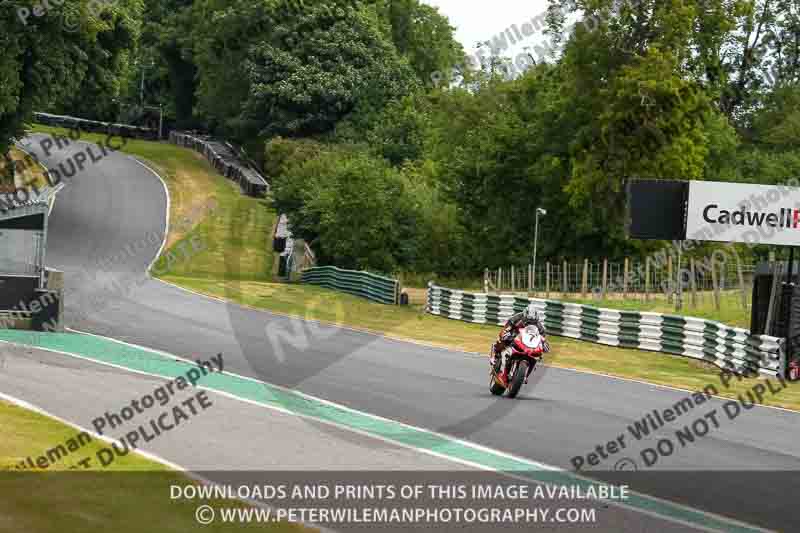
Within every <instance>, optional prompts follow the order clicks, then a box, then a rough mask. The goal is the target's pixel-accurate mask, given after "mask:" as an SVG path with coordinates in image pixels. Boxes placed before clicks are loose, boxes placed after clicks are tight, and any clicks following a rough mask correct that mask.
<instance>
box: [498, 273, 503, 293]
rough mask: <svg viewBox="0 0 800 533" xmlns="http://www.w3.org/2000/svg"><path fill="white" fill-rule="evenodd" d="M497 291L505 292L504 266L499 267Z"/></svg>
mask: <svg viewBox="0 0 800 533" xmlns="http://www.w3.org/2000/svg"><path fill="white" fill-rule="evenodd" d="M497 292H503V267H500V268H498V269H497Z"/></svg>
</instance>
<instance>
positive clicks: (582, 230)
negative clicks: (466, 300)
mask: <svg viewBox="0 0 800 533" xmlns="http://www.w3.org/2000/svg"><path fill="white" fill-rule="evenodd" d="M32 3H33V2H32V1H28V2H23V1H20V0H14V1H13V2H11V3H10V5H11V6H19V5H30V4H32ZM4 5H9V3H6V4H4ZM108 6H110V7H108V8H107V9H105V10H104V11H102V12H101V13H100V14H93V13H87V12H86V3H85V2H83V0H81V1H77V0H76V1H73V2H66V3H65V4H64V7H63V8H62V7H59V8H58V9H54V10H52V11H51V12H48V13H46V14H45V16H43V17H31V18H30V22H29V25H25V24H23V23H22V22H21V21H20V20H19V17H17V16H16V13H15V12H14V11H13V10H11V11H4V12H3V13H2V15H0V16H2V17H3V19H2V22H3V23H4V28H5V27H8V28H10V30H9V31H8V32H4V34H3V35H2V36H0V43H2V44H3V49H4V52H3V57H2V62H0V80H2V83H0V152H5V151H6V148H7V147H8V143H9V139H10V138H11V137H12V136H13V135H15V134H18V133H19V131H20V127H21V124H22V123H23V121H24V120H25V119H26V118H27V117H29V114H30V112H31V111H32V110H33V109H34V108H42V109H49V110H57V111H63V112H71V113H75V114H80V115H82V116H85V117H87V118H113V117H112V115H114V116H116V117H119V118H120V119H124V118H130V117H133V119H135V118H136V117H137V116H141V105H142V104H144V105H145V106H148V105H149V106H153V105H158V106H164V109H165V110H166V113H167V116H168V119H169V121H170V122H171V123H173V124H174V125H176V126H177V127H182V128H185V127H200V128H205V129H207V130H209V131H212V132H214V133H216V134H218V135H222V136H225V137H228V138H230V139H232V140H235V141H237V142H239V143H241V144H243V145H245V146H246V147H247V148H248V151H249V152H250V153H251V154H257V155H256V156H255V157H256V158H257V159H258V160H259V161H260V162H263V164H264V170H265V173H266V174H267V176H268V177H269V178H270V179H271V180H272V181H273V198H272V202H273V204H274V206H275V207H276V208H277V209H278V210H280V211H281V212H284V213H287V214H288V215H289V216H290V220H291V223H292V227H293V230H294V231H295V233H296V234H297V235H298V236H300V237H302V238H304V239H305V240H306V241H307V242H309V243H310V244H311V246H312V247H313V248H314V249H315V250H316V252H317V253H318V256H319V258H320V259H321V260H322V261H323V262H325V263H332V264H336V265H338V266H341V267H347V268H371V269H374V270H380V271H385V272H390V271H399V270H406V271H416V272H437V273H443V274H457V273H463V272H474V271H477V270H482V269H483V268H484V267H496V266H499V265H506V264H509V263H511V262H517V263H520V262H527V260H528V259H529V258H530V256H531V253H532V248H533V225H534V221H535V218H534V217H535V212H536V209H535V208H536V207H544V208H546V209H547V210H548V215H547V216H546V217H545V218H544V219H543V220H542V228H541V239H540V244H539V246H540V253H541V256H543V257H549V258H552V259H557V258H559V259H560V258H570V259H577V258H580V257H590V258H594V257H611V258H619V257H622V256H623V255H627V254H641V253H646V252H649V251H652V250H653V249H655V248H658V247H661V246H663V243H653V242H648V243H645V242H637V241H630V240H628V239H626V237H625V234H624V223H623V219H622V217H623V214H624V205H625V196H624V185H625V183H626V181H627V180H628V179H631V178H637V177H638V178H650V179H675V178H678V179H706V180H720V181H746V182H747V181H749V182H758V183H778V182H785V181H787V180H788V179H789V178H794V177H797V175H798V173H799V172H800V13H798V10H797V6H796V1H793V0H704V1H703V2H689V1H685V0H550V9H549V12H548V17H547V28H548V34H547V40H548V42H549V43H550V45H549V46H544V47H543V48H541V49H542V50H547V49H550V50H552V51H553V52H552V53H548V54H539V53H538V52H536V53H537V55H538V56H539V57H535V60H536V64H535V65H533V66H531V68H528V69H527V70H526V71H524V72H522V73H520V74H519V75H517V76H514V77H513V78H511V77H507V76H503V72H504V69H503V68H502V67H503V66H504V65H509V64H512V63H513V64H519V62H518V58H506V57H502V56H501V54H502V50H498V49H493V51H492V54H493V55H491V56H490V57H486V56H484V58H483V61H482V65H481V66H480V68H479V69H478V70H475V69H472V70H470V69H468V68H466V67H464V65H465V64H469V62H468V61H466V60H465V58H464V51H463V50H462V48H461V45H459V44H458V43H457V42H456V41H455V40H454V37H453V32H454V30H453V28H452V27H451V26H450V23H449V21H448V20H447V18H446V17H444V16H443V15H442V14H441V13H439V11H438V10H437V9H435V8H432V7H430V6H428V5H426V4H423V3H421V1H420V0H322V1H316V2H307V1H306V2H304V1H301V0H126V1H122V0H121V1H118V2H113V3H108ZM72 12H74V14H75V15H78V16H79V17H80V21H81V24H80V25H79V27H78V31H66V30H65V28H64V26H65V25H64V24H63V15H64V14H65V13H72ZM574 20H578V23H577V24H574V25H573V23H572V22H570V21H574ZM32 25H33V26H32ZM34 30H35V31H34ZM487 37H488V36H487ZM539 37H542V36H539ZM490 48H492V47H491V46H484V47H483V48H482V50H484V51H485V50H487V49H490ZM534 48H535V49H538V48H540V47H534ZM531 59H534V56H533V55H532V56H531ZM531 63H533V61H530V62H529V64H531ZM454 73H459V74H458V75H454ZM453 76H455V77H453ZM142 88H144V90H143V91H142ZM265 146H266V148H265ZM703 249H704V248H703V247H699V248H697V249H696V251H695V253H701V252H702V251H703Z"/></svg>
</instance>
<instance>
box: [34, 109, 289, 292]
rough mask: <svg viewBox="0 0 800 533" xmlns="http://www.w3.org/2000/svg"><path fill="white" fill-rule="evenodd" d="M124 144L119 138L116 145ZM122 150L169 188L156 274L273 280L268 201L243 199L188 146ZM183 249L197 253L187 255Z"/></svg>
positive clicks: (129, 143) (136, 144)
mask: <svg viewBox="0 0 800 533" xmlns="http://www.w3.org/2000/svg"><path fill="white" fill-rule="evenodd" d="M30 129H31V131H33V132H38V133H47V134H50V135H61V136H66V135H68V133H69V132H68V131H67V130H65V129H63V128H53V127H49V126H41V125H38V124H37V125H33V126H31V127H30ZM105 139H106V136H104V135H99V134H93V133H81V140H84V141H88V142H102V141H105ZM119 144H120V141H119V139H116V138H115V139H114V142H113V143H112V145H113V146H117V145H119ZM121 151H122V152H125V153H128V154H131V155H134V156H136V157H137V158H139V159H142V160H143V161H144V162H145V163H147V164H148V165H149V166H151V167H152V168H153V170H155V171H156V172H158V174H159V175H160V176H161V177H162V178H164V181H165V182H166V184H167V187H168V189H169V194H170V230H169V236H168V238H167V247H166V250H165V252H164V254H162V257H161V259H160V260H159V261H158V262H157V263H156V265H155V267H154V273H155V274H156V275H158V276H162V275H177V276H188V277H196V278H204V279H241V280H264V281H268V280H271V279H272V269H273V263H274V257H273V251H272V240H271V237H272V228H273V226H274V224H275V218H276V217H275V213H274V212H273V211H272V210H271V209H270V208H269V204H268V202H267V200H264V199H257V198H251V197H248V196H245V195H243V194H242V193H241V191H240V188H239V186H238V184H236V183H234V182H232V181H230V180H227V179H225V178H224V177H223V176H221V175H219V173H217V171H216V170H215V169H214V168H213V167H212V166H211V165H210V164H209V163H208V161H207V160H206V159H205V158H204V157H203V156H202V155H200V154H199V153H197V152H195V151H193V150H190V149H188V148H183V147H180V146H175V145H173V144H169V143H163V142H153V141H142V140H136V139H128V140H126V142H125V144H124V145H123V146H122V147H121ZM197 243H199V244H200V245H199V246H198V245H197ZM181 249H185V250H192V251H191V252H190V253H188V254H184V253H181V252H180V251H179V250H181ZM195 250H200V251H199V252H195Z"/></svg>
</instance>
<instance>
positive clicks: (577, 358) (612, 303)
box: [35, 126, 800, 410]
mask: <svg viewBox="0 0 800 533" xmlns="http://www.w3.org/2000/svg"><path fill="white" fill-rule="evenodd" d="M35 130H36V131H45V132H48V133H60V134H62V135H63V134H64V133H65V132H64V131H63V130H62V131H57V130H54V129H53V128H42V127H40V126H36V127H35ZM84 138H85V139H86V140H90V141H92V140H101V139H102V136H95V137H94V138H92V136H91V135H85V136H84ZM123 151H126V152H130V153H132V154H134V155H137V156H139V157H142V158H144V159H147V160H148V161H150V162H151V163H152V164H153V166H154V167H155V169H156V170H158V171H159V172H160V173H162V176H163V177H164V178H165V180H166V181H167V183H168V185H169V187H170V193H171V195H172V198H173V204H176V203H177V204H179V206H182V205H204V203H205V202H207V201H208V200H209V199H216V200H217V201H219V202H220V204H221V205H222V206H223V208H222V209H219V210H216V211H215V212H214V214H213V215H211V216H210V217H209V219H210V220H205V219H204V220H202V221H201V222H198V223H196V224H194V225H193V228H192V230H191V232H188V233H187V234H183V235H178V236H176V235H174V234H173V232H175V231H176V227H172V228H170V238H169V240H170V242H173V243H177V242H178V241H179V240H182V239H185V238H188V237H191V236H192V235H195V234H196V235H200V236H201V237H202V238H203V239H204V241H206V242H209V246H211V248H210V249H209V250H208V251H207V252H202V253H201V254H200V255H198V256H194V257H192V258H191V259H190V260H187V261H184V262H179V263H176V264H173V265H171V266H169V268H166V269H164V271H163V273H161V274H159V275H160V277H161V278H162V279H164V280H166V281H170V282H172V283H175V284H177V285H181V286H183V287H186V288H189V289H192V290H196V291H198V292H201V293H204V294H208V295H212V296H217V297H221V298H227V299H229V300H231V301H235V302H238V303H243V304H246V305H250V306H253V307H256V308H260V309H265V310H269V311H274V312H278V313H283V314H287V315H292V316H300V317H304V318H308V319H314V320H322V321H325V322H330V323H335V324H339V325H343V326H348V327H354V328H360V329H364V330H369V331H372V332H376V333H380V334H384V335H387V336H389V337H393V338H398V339H407V340H414V341H418V342H424V343H429V344H434V345H437V346H442V347H446V348H454V349H459V350H464V351H467V352H476V353H486V352H487V350H488V347H489V345H490V343H491V342H493V341H494V338H495V335H496V334H497V328H496V327H493V326H480V325H475V324H467V323H463V322H458V321H454V320H448V319H444V318H440V317H435V316H431V315H426V314H425V313H424V312H423V310H422V307H421V306H419V305H417V306H411V307H405V308H403V307H394V306H385V305H380V304H375V303H371V302H369V301H366V300H363V299H361V298H356V297H353V296H350V295H346V294H340V293H336V292H334V291H330V290H327V289H323V288H319V287H313V286H304V285H298V284H290V285H287V284H281V283H271V282H270V277H271V276H270V275H268V274H266V272H267V271H268V268H267V265H269V264H271V262H272V260H273V255H272V252H271V248H270V246H269V244H270V242H269V236H270V230H271V223H273V222H274V217H275V216H274V213H271V212H270V211H269V209H268V208H267V207H266V205H265V202H264V201H263V200H253V199H251V198H246V197H243V196H242V195H241V194H240V193H239V191H238V187H236V186H235V185H232V184H231V183H230V182H228V181H227V180H226V179H225V178H224V177H222V176H220V175H219V174H217V173H216V172H215V171H214V169H213V168H212V167H211V166H210V165H209V164H208V163H207V162H206V161H205V159H203V158H202V157H201V156H200V155H199V154H197V153H195V152H193V151H192V150H188V149H186V148H180V147H177V146H174V145H170V144H164V143H154V142H149V141H129V142H128V144H127V145H126V146H125V147H123ZM173 188H175V191H174V192H173ZM176 199H177V200H176ZM172 210H173V213H178V214H177V215H173V220H175V218H174V217H175V216H180V214H181V213H185V212H186V209H184V208H182V207H176V205H173V206H172ZM178 229H179V227H178ZM240 229H241V231H240ZM192 232H196V233H192ZM173 249H174V247H173ZM162 261H163V259H162ZM156 272H159V270H158V269H156ZM408 278H409V280H412V279H414V278H413V277H411V276H408ZM416 281H417V282H419V281H420V279H416ZM417 292H419V293H420V295H422V296H423V297H424V295H423V294H422V292H423V291H417ZM687 298H688V295H687ZM417 301H420V300H419V299H417ZM585 303H589V304H592V305H598V304H599V305H600V306H603V307H611V308H617V309H620V308H628V309H636V310H640V311H654V312H670V313H672V312H674V310H673V309H672V308H670V307H669V304H668V303H667V302H666V301H664V300H654V301H651V302H649V303H647V302H639V301H636V300H607V301H604V302H598V301H597V300H587V301H586V302H585ZM706 304H707V305H708V306H710V305H711V302H710V301H708V302H706ZM724 308H726V309H727V308H733V307H732V305H726V306H725V307H724ZM689 311H691V312H689ZM689 311H687V313H686V314H691V315H694V316H699V317H706V318H713V319H719V317H714V316H709V314H710V313H712V312H713V309H711V308H710V307H707V308H700V309H697V310H691V309H690V310H689ZM695 311H697V312H695ZM723 318H724V317H723ZM721 321H723V322H726V323H730V324H731V325H737V324H738V325H742V316H741V312H740V313H739V315H736V314H733V315H731V316H730V317H728V320H721ZM553 348H554V350H553V354H552V355H551V357H550V358H549V362H550V363H551V364H553V365H555V366H560V367H567V368H576V369H580V370H587V371H592V372H599V373H603V374H609V375H614V376H619V377H625V378H631V379H637V380H642V381H647V382H651V383H656V384H661V385H668V386H673V387H680V388H685V389H690V390H700V389H703V388H704V387H705V386H706V385H708V384H709V383H713V384H718V383H719V381H718V379H717V376H718V373H719V370H718V369H717V368H716V367H714V366H712V365H708V364H706V363H703V362H699V361H694V360H691V359H687V358H682V357H676V356H671V355H666V354H660V353H655V352H644V351H638V350H626V349H621V348H614V347H610V346H603V345H598V344H590V343H587V342H580V341H576V340H572V339H563V338H553ZM755 381H756V380H747V381H745V382H742V383H735V384H733V385H732V387H731V389H730V390H729V391H726V392H725V394H726V395H727V396H729V397H736V395H737V394H739V393H742V392H745V391H746V390H748V389H749V388H750V387H752V386H753V385H754V383H755ZM796 389H800V387H792V388H790V389H787V390H784V391H783V392H782V393H781V394H780V395H777V396H775V397H771V398H769V399H767V402H768V403H769V404H770V405H776V406H782V407H787V408H790V409H798V410H800V391H798V390H796Z"/></svg>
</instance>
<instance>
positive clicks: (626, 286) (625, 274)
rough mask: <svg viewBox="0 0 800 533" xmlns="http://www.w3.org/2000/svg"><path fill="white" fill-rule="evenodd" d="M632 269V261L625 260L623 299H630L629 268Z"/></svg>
mask: <svg viewBox="0 0 800 533" xmlns="http://www.w3.org/2000/svg"><path fill="white" fill-rule="evenodd" d="M629 267H630V259H628V258H627V257H626V258H625V272H624V273H623V274H622V297H623V298H625V299H627V298H628V268H629Z"/></svg>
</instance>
